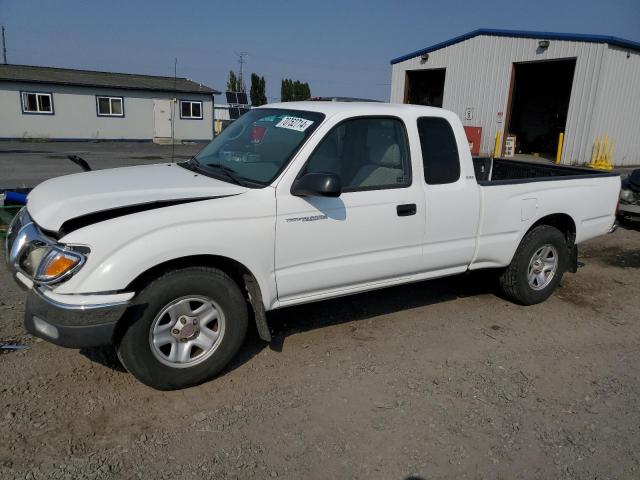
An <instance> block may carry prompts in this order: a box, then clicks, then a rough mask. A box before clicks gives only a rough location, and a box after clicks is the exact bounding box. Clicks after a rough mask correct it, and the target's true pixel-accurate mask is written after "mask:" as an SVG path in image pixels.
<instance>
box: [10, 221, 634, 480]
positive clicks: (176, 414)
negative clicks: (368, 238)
mask: <svg viewBox="0 0 640 480" xmlns="http://www.w3.org/2000/svg"><path fill="white" fill-rule="evenodd" d="M581 261H582V262H583V263H584V267H583V268H581V269H580V270H579V272H578V274H576V275H571V274H568V275H566V276H565V278H564V279H563V281H562V287H561V288H560V289H559V290H558V291H557V293H556V294H555V295H554V296H553V297H552V298H551V299H549V300H548V301H547V302H546V303H544V304H541V305H537V306H533V307H520V306H517V305H514V304H511V303H509V302H507V301H505V300H502V299H501V298H499V297H497V296H495V295H494V294H493V293H492V291H491V290H490V289H489V288H488V287H487V285H488V282H486V281H485V280H486V278H485V275H482V274H473V275H463V276H458V277H452V278H449V279H443V280H437V281H429V282H422V283H417V284H413V285H408V286H402V287H395V288H391V289H387V290H383V291H378V292H374V293H368V294H361V295H357V296H353V297H349V298H343V299H339V300H332V301H325V302H321V303H316V304H311V305H306V306H301V307H293V308H288V309H283V310H281V311H275V312H271V313H270V314H269V315H268V318H269V321H270V323H271V324H272V325H273V327H274V329H275V331H276V341H275V342H274V345H272V346H271V347H270V346H268V345H266V344H265V343H263V342H261V341H260V340H259V339H258V338H257V334H256V333H255V332H253V333H252V334H251V335H250V336H249V338H248V340H247V344H246V346H245V348H244V350H243V353H242V354H241V355H240V356H239V358H237V359H236V360H235V361H234V363H233V364H232V365H231V366H230V368H229V369H228V370H227V371H226V372H225V373H224V374H223V375H222V376H221V377H219V378H218V379H216V380H214V381H212V382H209V383H207V384H205V385H202V386H199V387H196V388H192V389H188V390H183V391H178V392H157V391H154V390H151V389H149V388H147V387H145V386H144V385H141V384H140V383H138V382H136V381H135V380H134V379H133V377H132V376H130V375H129V374H127V373H126V372H124V371H123V369H122V367H121V366H120V365H119V364H118V362H117V360H116V359H115V357H114V355H113V353H112V351H111V350H110V349H106V348H105V349H92V350H83V351H78V350H71V349H63V348H59V347H56V346H53V345H51V344H48V343H46V342H43V341H39V340H37V339H35V338H33V337H31V336H29V335H25V334H24V332H23V330H22V327H21V321H22V315H23V309H24V305H23V296H24V295H23V293H22V292H21V291H19V290H18V288H17V287H16V286H15V285H14V283H13V281H11V279H10V278H9V275H8V273H7V271H6V268H5V266H4V263H2V266H1V267H0V319H1V321H0V341H8V340H12V341H20V342H25V343H26V344H27V345H29V347H30V348H29V349H28V350H23V351H21V352H18V353H5V354H1V355H0V378H2V382H1V384H0V402H1V406H2V412H1V413H0V428H1V429H2V441H1V442H0V478H3V479H4V478H7V479H11V478H32V479H38V478H65V479H67V478H68V479H71V478H73V479H77V478H83V479H91V478H100V479H111V478H159V479H164V478H167V479H169V478H194V479H195V478H238V479H240V478H242V479H246V478H272V477H276V478H277V477H279V478H289V479H300V478H305V479H316V478H317V479H326V478H381V479H382V478H384V479H406V478H424V479H442V478H451V479H517V478H536V479H550V478H553V479H587V478H588V479H596V478H597V479H614V478H615V479H621V478H628V479H637V478H640V431H639V430H640V373H639V370H638V366H640V348H639V344H640V343H639V341H640V314H639V313H638V312H639V311H640V310H639V308H640V230H639V229H637V228H635V227H630V228H629V229H619V230H618V231H617V232H616V233H614V234H613V235H609V236H606V237H603V238H599V239H596V240H593V241H590V242H588V243H587V244H585V245H584V248H582V251H581Z"/></svg>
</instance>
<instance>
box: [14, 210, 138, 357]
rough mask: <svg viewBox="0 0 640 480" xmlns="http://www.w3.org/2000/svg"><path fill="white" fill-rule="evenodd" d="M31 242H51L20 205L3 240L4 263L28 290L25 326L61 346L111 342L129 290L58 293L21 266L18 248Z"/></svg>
mask: <svg viewBox="0 0 640 480" xmlns="http://www.w3.org/2000/svg"><path fill="white" fill-rule="evenodd" d="M31 242H39V243H42V244H48V243H51V242H52V240H51V239H49V238H48V237H47V236H46V235H44V234H43V233H42V231H41V230H40V229H39V228H38V227H37V225H36V224H35V223H34V222H33V220H32V219H31V217H30V216H29V213H28V212H27V211H26V209H22V210H21V211H20V212H19V213H18V215H17V216H16V218H15V219H14V221H13V222H12V223H11V225H10V227H9V230H8V235H7V240H6V249H7V264H8V266H9V272H10V273H11V274H12V276H13V277H14V280H16V282H17V283H18V285H20V286H21V287H22V288H24V289H25V290H27V291H28V293H27V302H26V304H25V318H24V325H25V328H26V330H27V331H28V332H29V333H31V334H33V335H35V336H37V337H40V338H43V339H44V340H48V341H49V342H52V343H55V344H57V345H61V346H63V347H73V348H82V347H94V346H99V345H106V344H110V343H112V342H113V336H114V333H115V329H116V325H117V323H118V321H119V320H120V318H122V316H123V314H124V312H125V311H126V309H127V308H128V307H129V304H130V300H131V299H132V298H133V296H134V293H133V292H125V293H98V294H76V295H61V294H57V293H55V291H54V290H53V289H52V288H51V287H49V286H47V285H43V284H38V283H37V282H34V279H33V276H31V275H29V273H28V272H26V271H25V270H24V269H22V268H21V265H20V259H21V256H22V252H23V251H24V249H25V248H26V247H27V246H28V245H29V244H30V243H31Z"/></svg>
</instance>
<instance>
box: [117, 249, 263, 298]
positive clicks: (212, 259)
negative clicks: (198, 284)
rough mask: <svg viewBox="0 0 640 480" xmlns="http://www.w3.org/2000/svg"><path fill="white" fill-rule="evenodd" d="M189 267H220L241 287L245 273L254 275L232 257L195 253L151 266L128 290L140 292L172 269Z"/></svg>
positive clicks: (130, 284)
mask: <svg viewBox="0 0 640 480" xmlns="http://www.w3.org/2000/svg"><path fill="white" fill-rule="evenodd" d="M187 267H213V268H218V269H220V270H222V271H223V272H224V273H226V274H227V275H229V276H230V277H231V279H232V280H233V281H234V282H236V283H237V284H238V286H240V287H244V284H245V281H244V278H243V276H244V275H246V274H249V275H251V276H253V274H252V273H251V272H250V271H249V269H248V268H247V267H245V266H244V265H243V264H241V263H240V262H238V261H236V260H233V259H231V258H228V257H221V256H218V255H193V256H189V257H180V258H174V259H173V260H168V261H166V262H163V263H160V264H159V265H156V266H155V267H151V268H150V269H149V270H146V271H145V272H142V273H141V274H140V275H138V276H137V277H136V278H135V279H134V280H133V281H132V282H131V283H129V285H128V286H127V290H128V291H132V290H133V291H135V292H139V291H140V290H142V289H143V288H144V287H145V285H147V284H148V283H149V282H151V281H152V280H155V279H156V278H158V277H160V276H161V275H163V274H165V273H167V272H170V271H171V270H178V269H180V268H187Z"/></svg>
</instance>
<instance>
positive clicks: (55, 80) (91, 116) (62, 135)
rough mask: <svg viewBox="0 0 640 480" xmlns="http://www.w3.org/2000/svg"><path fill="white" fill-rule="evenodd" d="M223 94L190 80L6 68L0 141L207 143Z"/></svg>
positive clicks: (1, 78)
mask: <svg viewBox="0 0 640 480" xmlns="http://www.w3.org/2000/svg"><path fill="white" fill-rule="evenodd" d="M218 93H220V92H218V91H216V90H214V89H212V88H210V87H207V86H205V85H201V84H199V83H197V82H194V81H191V80H189V79H186V78H174V77H160V76H153V75H135V74H126V73H111V72H95V71H88V70H72V69H66V68H51V67H35V66H27V65H0V139H6V140H15V139H24V140H28V139H47V140H129V141H139V140H154V141H157V142H170V141H172V140H175V141H180V140H189V141H207V140H211V138H212V137H213V95H215V94H218Z"/></svg>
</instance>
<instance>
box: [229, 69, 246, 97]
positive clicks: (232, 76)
mask: <svg viewBox="0 0 640 480" xmlns="http://www.w3.org/2000/svg"><path fill="white" fill-rule="evenodd" d="M227 92H244V87H243V85H241V83H240V79H239V78H238V76H237V75H236V73H235V72H234V71H233V70H230V71H229V79H228V80H227Z"/></svg>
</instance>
